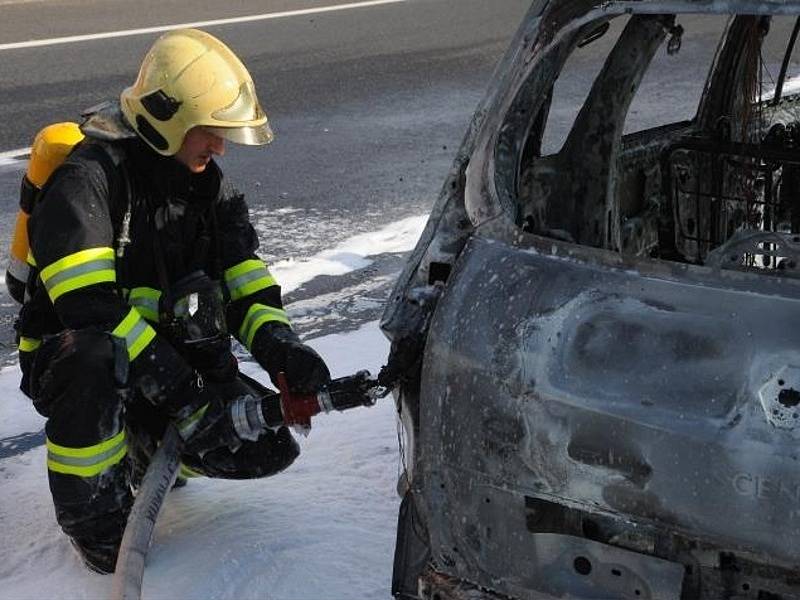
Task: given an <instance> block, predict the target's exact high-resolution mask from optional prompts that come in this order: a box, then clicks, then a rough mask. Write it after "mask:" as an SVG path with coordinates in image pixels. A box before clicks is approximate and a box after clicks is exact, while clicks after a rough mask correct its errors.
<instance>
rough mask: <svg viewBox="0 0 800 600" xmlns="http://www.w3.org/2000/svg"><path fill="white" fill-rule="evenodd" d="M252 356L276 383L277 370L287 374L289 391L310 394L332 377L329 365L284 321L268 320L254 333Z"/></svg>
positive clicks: (275, 383) (276, 383)
mask: <svg viewBox="0 0 800 600" xmlns="http://www.w3.org/2000/svg"><path fill="white" fill-rule="evenodd" d="M252 352H253V356H254V357H255V359H256V360H257V361H258V363H259V364H260V365H261V366H262V367H264V368H265V369H266V370H267V372H268V373H269V376H270V379H272V383H273V384H274V385H276V386H277V385H278V373H280V372H281V371H282V372H284V373H285V374H286V380H287V383H288V384H289V391H291V392H294V393H297V394H313V393H316V392H317V391H318V390H319V389H320V388H321V387H322V386H324V385H327V384H328V382H329V381H330V380H331V375H330V373H329V372H328V367H327V365H325V361H324V360H322V358H321V357H320V355H319V354H317V353H316V352H315V351H314V349H313V348H311V347H309V346H306V345H305V344H304V343H303V342H301V341H300V338H299V337H297V334H296V333H295V332H294V331H292V329H291V327H288V326H287V325H284V324H283V323H274V322H273V323H267V324H265V325H263V326H262V327H260V328H259V330H258V332H257V333H256V337H255V340H254V342H253V348H252Z"/></svg>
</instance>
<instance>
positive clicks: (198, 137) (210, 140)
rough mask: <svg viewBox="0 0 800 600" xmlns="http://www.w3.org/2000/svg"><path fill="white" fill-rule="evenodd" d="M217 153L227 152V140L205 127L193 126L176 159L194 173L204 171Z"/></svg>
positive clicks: (220, 154) (176, 154)
mask: <svg viewBox="0 0 800 600" xmlns="http://www.w3.org/2000/svg"><path fill="white" fill-rule="evenodd" d="M215 154H217V155H219V156H222V155H223V154H225V140H224V139H223V138H221V137H219V136H218V135H215V134H213V133H211V132H210V131H209V130H208V129H206V128H205V127H192V128H191V129H190V130H189V132H188V133H187V134H186V137H184V138H183V144H182V145H181V147H180V149H179V150H178V151H177V152H176V153H175V160H177V161H178V162H181V163H183V164H184V165H186V167H187V168H188V169H189V170H190V171H191V172H192V173H202V172H203V171H205V170H206V166H208V163H209V161H210V160H211V158H212V157H213V156H214V155H215Z"/></svg>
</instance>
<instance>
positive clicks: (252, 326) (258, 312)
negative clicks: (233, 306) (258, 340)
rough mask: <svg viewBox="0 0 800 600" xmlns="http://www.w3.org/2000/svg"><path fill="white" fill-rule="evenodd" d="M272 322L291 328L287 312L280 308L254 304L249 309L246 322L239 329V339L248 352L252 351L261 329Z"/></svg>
mask: <svg viewBox="0 0 800 600" xmlns="http://www.w3.org/2000/svg"><path fill="white" fill-rule="evenodd" d="M271 321H277V322H279V323H284V324H285V325H289V326H291V323H290V322H289V317H288V316H287V314H286V311H285V310H282V309H280V308H274V307H272V306H265V305H264V304H253V305H252V306H251V307H250V308H249V309H248V311H247V314H246V315H245V318H244V322H243V323H242V326H241V328H240V329H239V339H240V341H241V342H242V343H243V344H244V345H245V347H246V348H247V349H248V350H250V346H251V345H252V344H253V338H254V337H255V335H256V332H257V331H258V329H259V327H261V326H262V325H264V324H265V323H269V322H271Z"/></svg>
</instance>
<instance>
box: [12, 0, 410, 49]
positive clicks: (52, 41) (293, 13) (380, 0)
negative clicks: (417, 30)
mask: <svg viewBox="0 0 800 600" xmlns="http://www.w3.org/2000/svg"><path fill="white" fill-rule="evenodd" d="M407 1H408V0H368V1H366V2H350V3H348V4H337V5H334V6H319V7H316V8H304V9H298V10H287V11H283V12H274V13H264V14H260V15H249V16H244V17H231V18H228V19H215V20H212V21H197V22H194V23H178V24H175V25H161V26H159V27H144V28H141V29H126V30H123V31H107V32H105V33H91V34H86V35H70V36H66V37H57V38H49V39H44V40H28V41H26V42H12V43H9V44H0V51H3V50H17V49H21V48H36V47H40V46H55V45H57V44H74V43H76V42H87V41H91V40H104V39H109V38H119V37H128V36H133V35H145V34H148V33H161V32H164V31H171V30H173V29H185V28H188V27H195V28H202V27H212V26H214V25H231V24H234V23H251V22H253V21H267V20H270V19H282V18H285V17H299V16H303V15H315V14H320V13H327V12H337V11H342V10H350V9H354V8H367V7H369V6H380V5H383V4H397V3H400V2H407Z"/></svg>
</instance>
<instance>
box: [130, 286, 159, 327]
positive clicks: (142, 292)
mask: <svg viewBox="0 0 800 600" xmlns="http://www.w3.org/2000/svg"><path fill="white" fill-rule="evenodd" d="M160 298H161V291H160V290H156V289H154V288H149V287H137V288H133V289H132V290H131V291H130V292H129V293H128V304H129V305H130V306H135V307H136V309H137V310H138V311H139V312H140V313H141V315H142V316H143V317H144V318H145V319H147V320H148V321H151V322H153V323H158V315H159V311H158V304H159V299H160Z"/></svg>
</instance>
